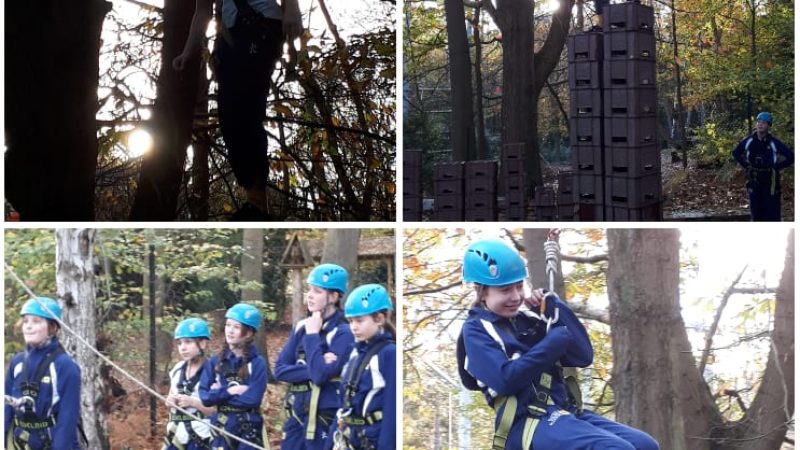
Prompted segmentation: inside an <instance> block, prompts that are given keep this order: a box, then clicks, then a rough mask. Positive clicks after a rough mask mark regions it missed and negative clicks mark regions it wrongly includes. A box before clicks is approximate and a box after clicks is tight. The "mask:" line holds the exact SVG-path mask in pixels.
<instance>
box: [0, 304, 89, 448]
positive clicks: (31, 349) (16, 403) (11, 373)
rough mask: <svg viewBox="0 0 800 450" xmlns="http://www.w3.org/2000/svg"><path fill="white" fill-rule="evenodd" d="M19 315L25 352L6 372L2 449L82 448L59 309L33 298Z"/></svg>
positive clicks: (73, 369)
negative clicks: (59, 332) (4, 440)
mask: <svg viewBox="0 0 800 450" xmlns="http://www.w3.org/2000/svg"><path fill="white" fill-rule="evenodd" d="M20 315H21V316H22V336H23V339H24V340H25V351H23V352H20V353H17V354H16V355H14V357H13V358H11V363H10V364H9V366H8V370H7V371H6V385H5V393H6V407H5V435H6V448H8V449H15V450H17V449H31V450H39V449H50V448H54V447H55V446H58V448H61V449H70V450H72V449H80V445H79V443H78V420H79V419H80V416H81V413H80V400H81V395H80V391H81V373H80V368H79V367H78V365H77V364H75V361H73V360H72V358H70V356H69V355H68V354H67V353H66V352H65V351H64V348H63V347H62V346H61V343H60V342H59V341H58V338H57V337H56V332H57V331H58V329H59V325H58V322H57V321H56V319H58V320H61V306H60V305H59V304H58V302H57V301H55V300H53V299H52V298H47V297H37V298H33V299H31V300H28V301H27V302H26V303H25V304H24V305H23V306H22V311H21V312H20Z"/></svg>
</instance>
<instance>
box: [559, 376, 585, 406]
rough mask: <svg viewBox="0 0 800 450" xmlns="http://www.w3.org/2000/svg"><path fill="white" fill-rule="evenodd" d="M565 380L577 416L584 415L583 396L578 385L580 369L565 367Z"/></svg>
mask: <svg viewBox="0 0 800 450" xmlns="http://www.w3.org/2000/svg"><path fill="white" fill-rule="evenodd" d="M563 378H564V384H566V385H567V392H569V395H570V397H572V401H573V402H574V403H575V410H576V411H575V412H576V414H581V413H583V394H582V393H581V387H580V385H579V384H578V369H577V368H575V367H564V373H563Z"/></svg>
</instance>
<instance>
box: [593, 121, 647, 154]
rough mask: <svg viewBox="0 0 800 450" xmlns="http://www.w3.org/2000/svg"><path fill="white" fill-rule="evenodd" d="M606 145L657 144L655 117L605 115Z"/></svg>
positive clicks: (632, 145) (634, 145)
mask: <svg viewBox="0 0 800 450" xmlns="http://www.w3.org/2000/svg"><path fill="white" fill-rule="evenodd" d="M603 123H604V125H605V145H606V147H639V146H644V145H652V144H657V143H658V140H657V136H656V128H657V123H656V118H655V117H606V119H605V120H604V121H603Z"/></svg>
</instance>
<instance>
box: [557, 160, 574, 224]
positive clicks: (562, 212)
mask: <svg viewBox="0 0 800 450" xmlns="http://www.w3.org/2000/svg"><path fill="white" fill-rule="evenodd" d="M572 179H573V172H570V171H564V172H560V173H559V174H558V191H557V193H556V208H557V209H558V211H557V212H558V220H560V221H563V222H572V221H574V220H575V196H574V195H573V192H574V189H575V187H574V185H573V182H572Z"/></svg>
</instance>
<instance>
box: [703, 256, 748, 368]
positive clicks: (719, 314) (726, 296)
mask: <svg viewBox="0 0 800 450" xmlns="http://www.w3.org/2000/svg"><path fill="white" fill-rule="evenodd" d="M745 270H747V265H746V264H745V266H744V267H742V270H741V271H739V275H738V276H737V277H736V278H735V279H734V280H733V282H732V283H731V285H730V286H729V287H728V289H727V290H726V291H725V293H724V294H723V295H722V301H721V302H720V304H719V307H718V308H717V313H716V314H715V315H714V321H713V322H712V323H711V328H709V329H708V333H706V338H705V342H706V346H705V348H704V349H703V354H702V355H701V356H700V366H699V367H698V369H699V370H700V376H702V375H703V371H704V370H705V368H706V363H707V362H708V355H709V353H711V343H712V342H713V341H714V334H716V333H717V327H718V326H719V320H720V318H721V317H722V311H723V310H724V309H725V306H727V305H728V299H730V298H731V295H733V290H734V289H735V288H736V285H737V284H738V283H739V280H741V279H742V275H744V271H745Z"/></svg>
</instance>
